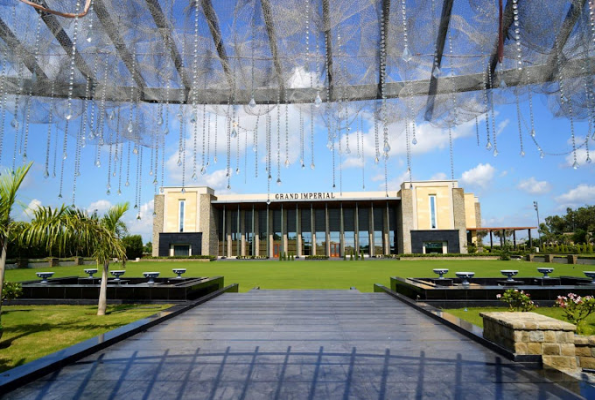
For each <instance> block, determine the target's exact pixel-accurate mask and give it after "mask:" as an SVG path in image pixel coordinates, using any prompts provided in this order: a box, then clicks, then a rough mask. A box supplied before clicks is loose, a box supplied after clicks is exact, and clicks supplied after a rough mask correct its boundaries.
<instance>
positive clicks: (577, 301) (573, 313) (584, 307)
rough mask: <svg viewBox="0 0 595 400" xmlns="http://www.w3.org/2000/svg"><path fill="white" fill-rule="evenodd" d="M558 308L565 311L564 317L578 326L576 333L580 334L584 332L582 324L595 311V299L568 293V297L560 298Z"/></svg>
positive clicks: (557, 302) (557, 303)
mask: <svg viewBox="0 0 595 400" xmlns="http://www.w3.org/2000/svg"><path fill="white" fill-rule="evenodd" d="M556 306H558V307H560V308H561V309H562V311H564V317H565V318H566V319H567V320H568V322H570V323H571V324H575V325H576V331H577V332H578V333H579V334H580V333H582V332H583V328H582V325H581V324H582V322H583V321H584V320H585V318H587V317H588V316H589V315H590V314H591V313H592V312H593V311H595V298H593V296H585V297H581V296H579V295H576V294H574V293H568V295H567V296H558V298H557V299H556Z"/></svg>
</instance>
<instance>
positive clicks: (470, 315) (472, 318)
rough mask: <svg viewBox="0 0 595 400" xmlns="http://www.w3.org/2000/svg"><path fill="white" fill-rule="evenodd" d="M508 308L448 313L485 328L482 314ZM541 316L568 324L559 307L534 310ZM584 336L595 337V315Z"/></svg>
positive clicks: (587, 320)
mask: <svg viewBox="0 0 595 400" xmlns="http://www.w3.org/2000/svg"><path fill="white" fill-rule="evenodd" d="M506 310H508V308H498V307H470V308H468V309H467V311H465V310H464V309H462V308H455V309H446V310H444V311H446V312H447V313H450V314H452V315H454V316H457V317H459V318H461V319H464V320H465V321H469V322H471V323H472V324H473V325H477V326H480V327H482V328H483V318H481V317H480V316H479V313H481V312H493V311H497V312H502V311H506ZM533 312H536V313H538V314H541V315H546V316H548V317H552V318H556V319H559V320H561V321H565V322H568V321H567V320H566V319H565V318H564V312H563V311H562V309H560V308H558V307H543V308H536V309H535V310H533ZM582 325H583V335H595V314H591V315H589V316H588V317H587V319H586V320H585V321H584V322H583V324H582Z"/></svg>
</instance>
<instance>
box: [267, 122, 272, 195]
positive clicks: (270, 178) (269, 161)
mask: <svg viewBox="0 0 595 400" xmlns="http://www.w3.org/2000/svg"><path fill="white" fill-rule="evenodd" d="M266 131H267V133H266V135H267V137H266V141H267V161H266V162H267V204H271V180H272V175H271V113H270V112H268V113H267V118H266Z"/></svg>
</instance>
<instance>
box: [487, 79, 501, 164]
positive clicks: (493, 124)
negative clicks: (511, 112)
mask: <svg viewBox="0 0 595 400" xmlns="http://www.w3.org/2000/svg"><path fill="white" fill-rule="evenodd" d="M502 81H504V78H502ZM488 83H489V85H490V91H489V100H490V101H489V105H488V106H489V108H490V110H489V111H490V114H491V119H492V139H493V140H494V152H493V154H494V157H496V156H498V142H497V140H496V136H497V132H496V115H495V113H494V84H493V81H492V70H491V69H490V68H489V67H488Z"/></svg>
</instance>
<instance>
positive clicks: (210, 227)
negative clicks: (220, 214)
mask: <svg viewBox="0 0 595 400" xmlns="http://www.w3.org/2000/svg"><path fill="white" fill-rule="evenodd" d="M213 197H214V196H212V195H210V194H200V195H198V198H199V202H198V204H199V211H198V215H199V216H200V220H199V226H198V230H197V231H198V232H202V249H201V252H202V254H204V255H207V254H208V255H213V256H216V255H217V254H218V252H219V240H218V236H217V226H218V225H217V214H216V211H215V209H214V208H213V207H212V206H211V200H212V199H213Z"/></svg>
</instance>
